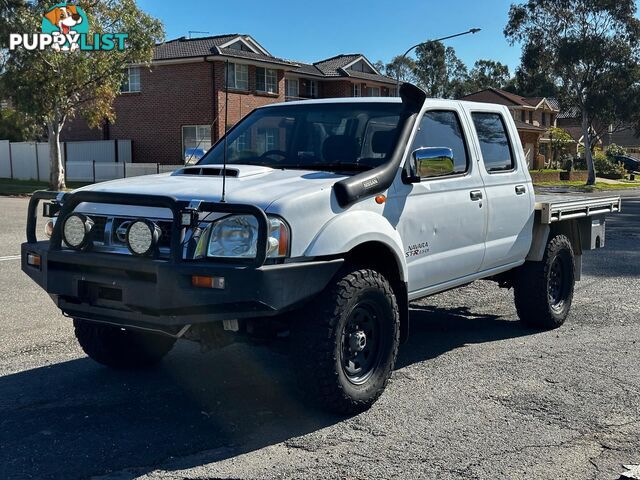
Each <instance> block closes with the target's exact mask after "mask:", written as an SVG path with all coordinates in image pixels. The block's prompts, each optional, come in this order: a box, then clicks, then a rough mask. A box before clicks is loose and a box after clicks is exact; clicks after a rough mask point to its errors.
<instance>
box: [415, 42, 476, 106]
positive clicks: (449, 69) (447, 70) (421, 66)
mask: <svg viewBox="0 0 640 480" xmlns="http://www.w3.org/2000/svg"><path fill="white" fill-rule="evenodd" d="M416 55H417V57H418V58H417V61H416V69H415V74H416V77H417V83H418V85H420V86H421V87H422V88H424V89H425V90H426V92H427V94H428V95H429V96H431V97H441V98H453V97H458V96H461V94H463V93H464V84H465V82H466V81H467V78H468V73H467V67H466V66H465V64H464V63H463V62H462V61H461V60H460V59H459V58H458V57H457V55H456V52H455V50H454V49H453V48H452V47H445V46H444V45H443V44H442V43H441V42H427V43H423V44H422V45H420V46H419V47H418V48H417V49H416Z"/></svg>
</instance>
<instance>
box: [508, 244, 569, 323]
mask: <svg viewBox="0 0 640 480" xmlns="http://www.w3.org/2000/svg"><path fill="white" fill-rule="evenodd" d="M574 285H575V263H574V258H573V248H572V247H571V242H570V241H569V239H568V238H567V237H566V236H565V235H555V236H552V237H551V238H550V239H549V242H548V243H547V248H546V251H545V254H544V257H543V259H542V261H541V262H527V263H525V264H524V265H523V266H522V267H520V269H519V270H518V271H517V273H516V280H515V284H514V298H515V304H516V310H517V311H518V316H519V317H520V320H522V321H523V322H524V323H526V324H527V325H530V326H532V327H536V328H545V329H552V328H557V327H559V326H561V325H562V324H563V323H564V321H565V320H566V318H567V316H568V315H569V310H570V309H571V302H572V300H573V289H574Z"/></svg>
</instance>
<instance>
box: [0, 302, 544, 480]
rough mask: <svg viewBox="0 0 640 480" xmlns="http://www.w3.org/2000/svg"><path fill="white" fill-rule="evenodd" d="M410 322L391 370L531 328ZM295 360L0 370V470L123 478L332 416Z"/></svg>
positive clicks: (175, 358) (433, 314) (205, 459)
mask: <svg viewBox="0 0 640 480" xmlns="http://www.w3.org/2000/svg"><path fill="white" fill-rule="evenodd" d="M411 321H412V324H411V337H410V340H409V342H408V343H407V344H405V345H403V346H402V347H401V349H400V356H399V359H398V365H397V368H398V369H400V368H403V367H405V366H407V365H411V364H413V363H416V362H422V361H425V360H428V359H432V358H435V357H437V356H439V355H441V354H443V353H445V352H447V351H449V350H452V349H454V348H457V347H459V346H462V345H464V344H467V343H478V342H490V341H495V340H501V339H506V338H513V337H517V336H522V335H528V334H531V333H534V332H533V331H531V330H528V329H526V328H524V327H522V326H521V325H520V323H519V322H517V321H508V320H503V319H500V318H497V317H495V316H492V315H479V314H475V313H473V312H471V311H469V310H468V309H466V308H454V309H442V308H437V307H429V306H418V305H413V306H412V310H411ZM294 369H295V364H292V363H291V362H290V361H289V357H288V356H287V355H285V354H283V353H278V351H274V350H272V349H267V348H263V347H258V348H255V347H247V346H246V345H241V344H236V345H232V346H230V347H227V348H226V349H223V350H220V351H215V352H209V353H206V354H204V355H202V354H201V353H200V352H199V351H198V347H197V346H196V345H194V344H190V343H188V342H182V344H181V343H179V344H178V345H177V346H176V349H175V351H174V352H172V353H171V354H170V355H169V356H168V357H167V358H166V359H165V361H164V362H163V364H162V367H161V368H160V369H158V370H155V371H146V372H117V371H112V370H108V369H106V368H103V367H101V366H99V365H97V364H96V363H94V362H93V361H91V360H89V359H87V358H80V359H74V360H69V361H63V362H60V363H57V364H54V365H50V366H44V367H40V368H34V369H31V370H27V371H23V372H20V373H16V374H12V375H7V376H4V377H1V378H0V478H11V479H22V478H24V479H26V478H43V479H45V478H65V479H73V478H87V477H90V476H93V475H103V474H107V473H109V472H118V471H120V470H126V469H128V468H133V469H134V470H132V472H131V475H129V474H128V473H127V474H125V475H124V476H123V475H118V478H119V479H120V478H129V477H132V476H134V475H141V474H144V473H146V472H149V471H151V470H153V469H154V468H157V467H158V465H159V464H163V463H165V462H170V463H171V465H172V467H171V468H180V469H183V468H189V467H193V466H197V465H201V464H205V463H211V462H215V461H218V460H222V459H225V458H230V457H234V456H237V455H240V454H242V453H246V452H249V451H253V450H256V449H259V448H262V447H265V446H268V445H273V444H276V443H279V442H283V441H286V440H288V439H292V438H294V437H298V436H301V435H304V434H307V433H310V432H314V431H316V430H319V429H322V428H325V427H328V426H330V425H333V424H335V423H337V422H340V421H343V420H344V417H339V416H336V415H330V414H327V413H323V412H319V411H318V410H314V409H311V408H309V407H307V406H306V405H304V404H303V403H302V402H301V400H300V396H299V394H298V392H297V390H296V388H295V386H294V375H293V373H294ZM195 454H197V456H196V455H195ZM190 455H193V456H192V457H190ZM175 458H179V459H180V460H179V462H177V464H175V465H174V463H172V462H171V459H175Z"/></svg>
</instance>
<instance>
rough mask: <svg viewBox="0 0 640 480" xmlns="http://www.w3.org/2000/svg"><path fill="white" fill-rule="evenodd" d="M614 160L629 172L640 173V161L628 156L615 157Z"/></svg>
mask: <svg viewBox="0 0 640 480" xmlns="http://www.w3.org/2000/svg"><path fill="white" fill-rule="evenodd" d="M613 158H614V160H615V161H616V162H618V163H621V164H623V165H624V168H625V170H626V171H627V172H632V173H633V172H640V160H638V159H637V158H634V157H630V156H628V155H615V156H614V157H613Z"/></svg>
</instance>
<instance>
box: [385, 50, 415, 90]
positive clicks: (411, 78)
mask: <svg viewBox="0 0 640 480" xmlns="http://www.w3.org/2000/svg"><path fill="white" fill-rule="evenodd" d="M385 72H386V74H387V76H388V77H391V78H395V79H398V80H400V81H401V82H408V83H416V82H417V78H416V62H415V61H414V60H413V59H412V58H410V57H403V56H402V55H398V56H397V57H394V58H393V59H392V60H391V62H389V63H387V65H386V67H385Z"/></svg>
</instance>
